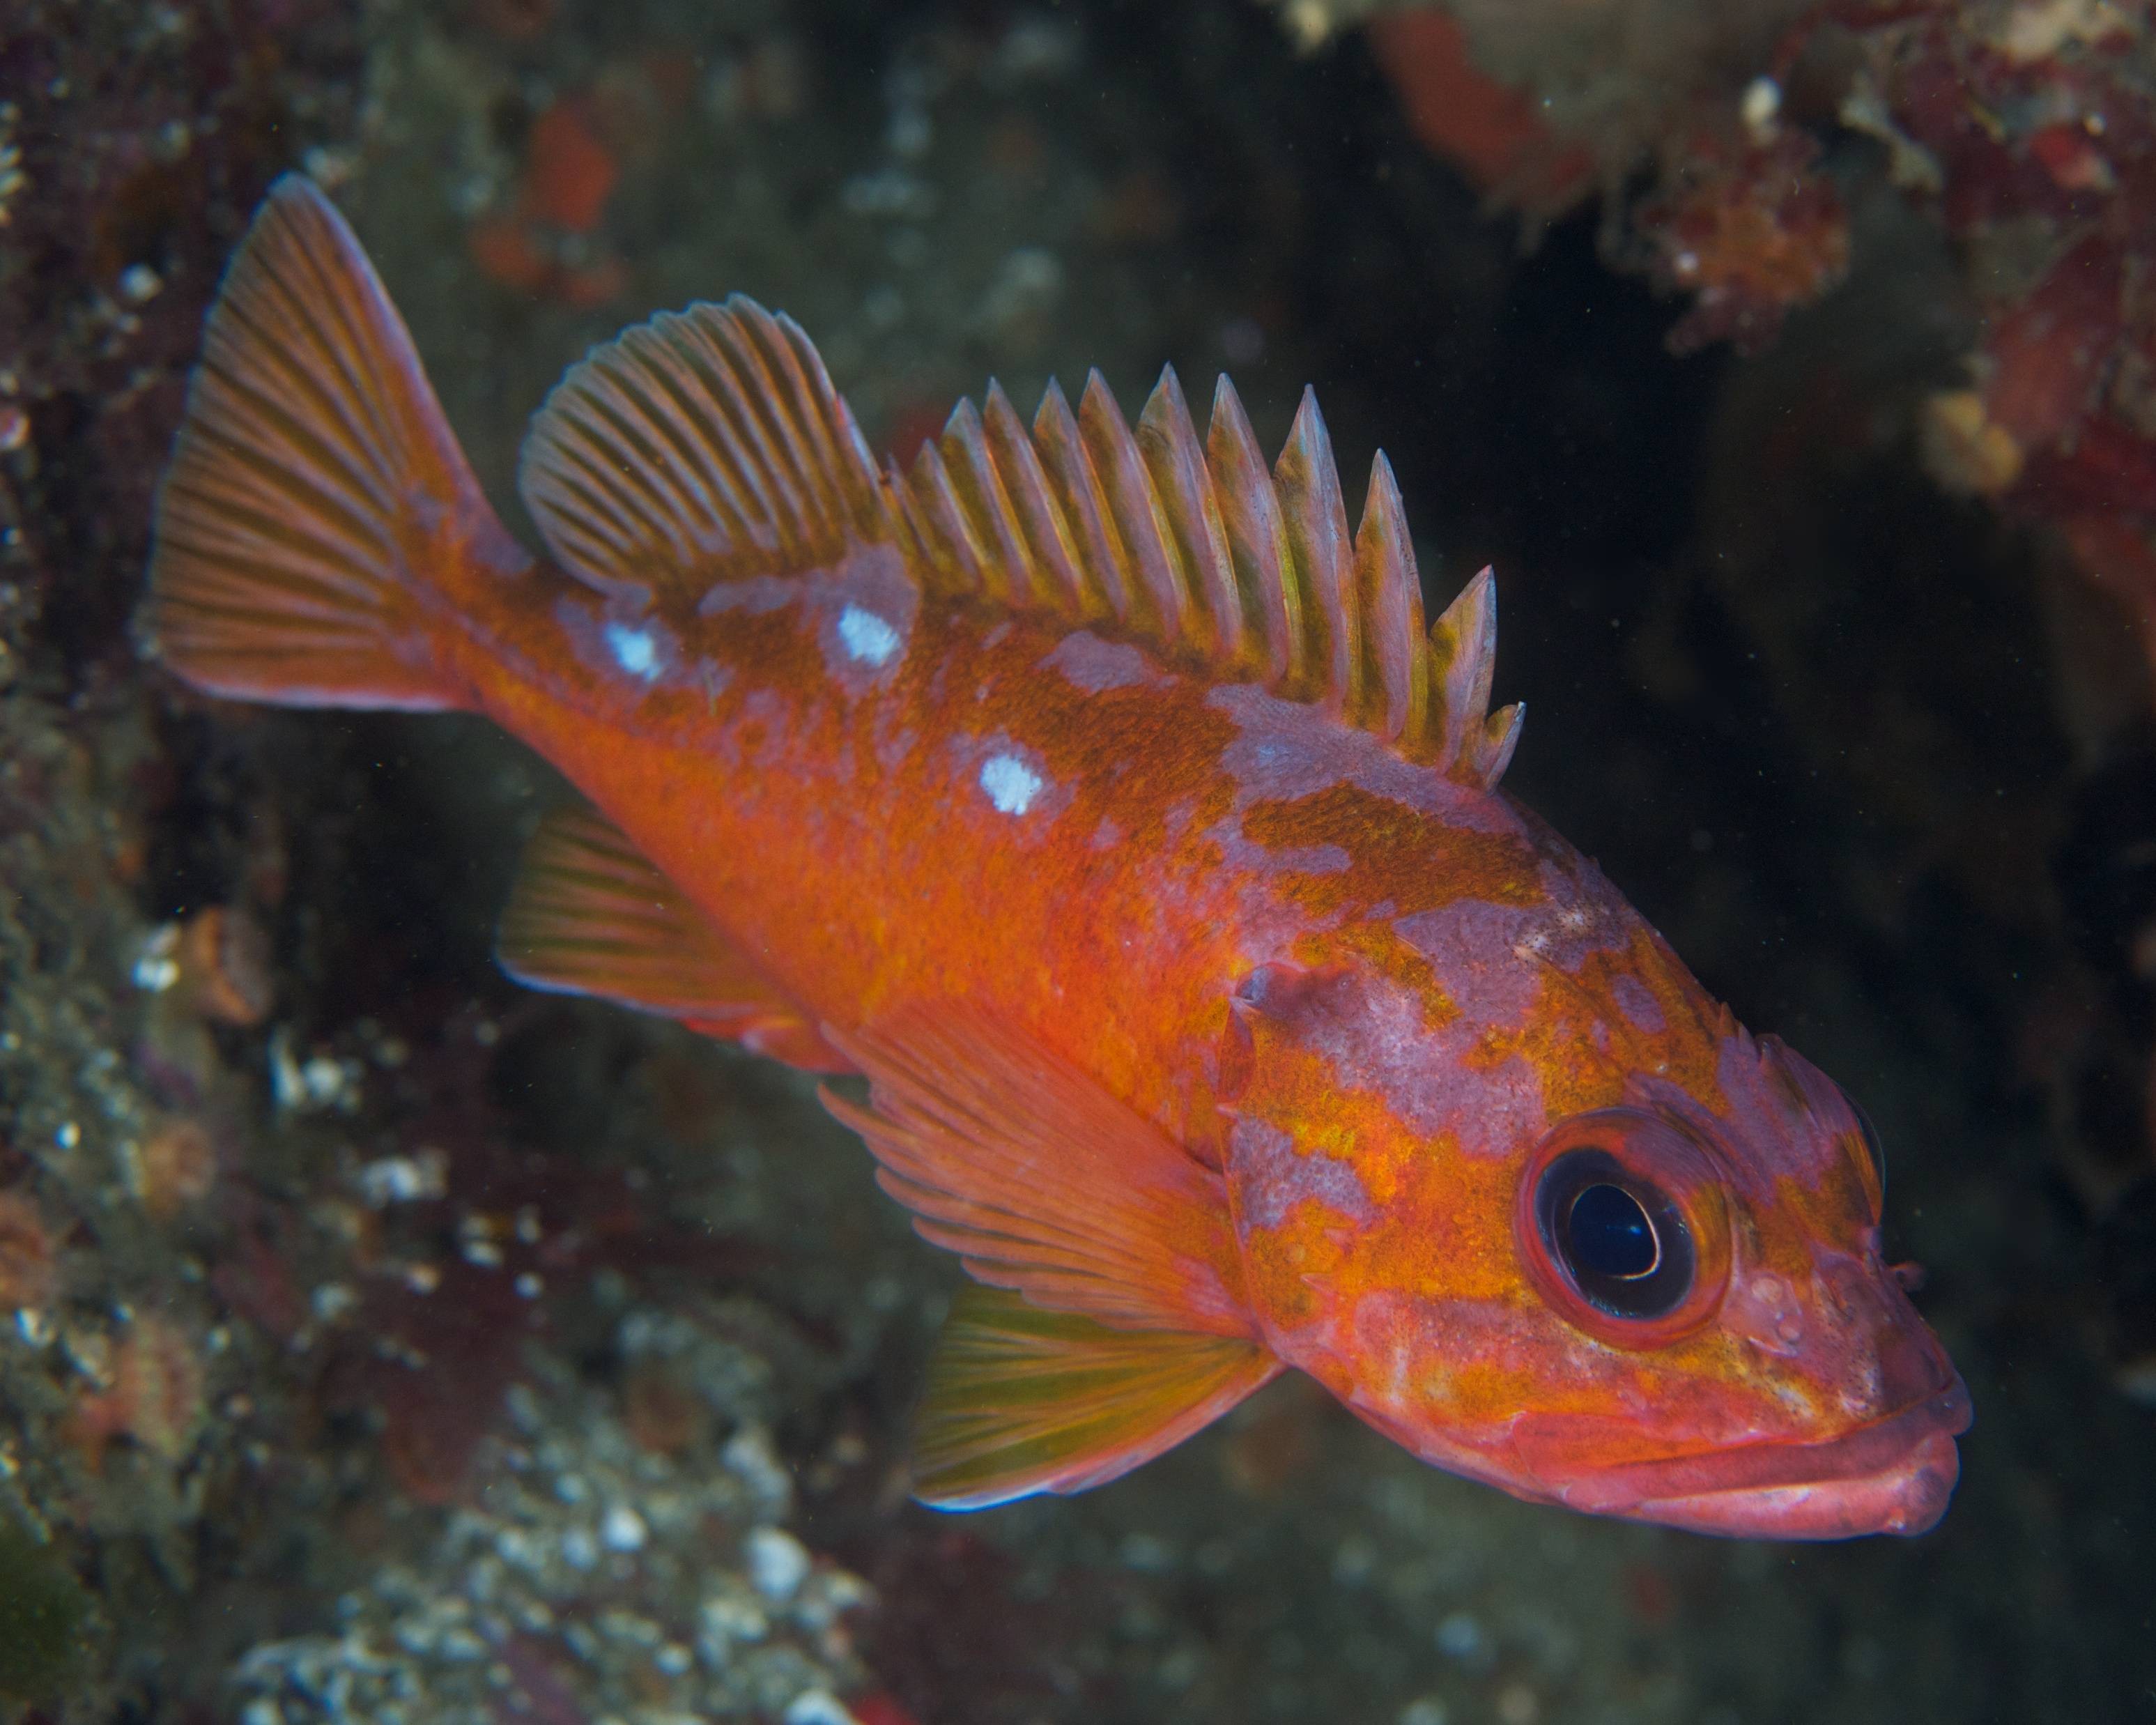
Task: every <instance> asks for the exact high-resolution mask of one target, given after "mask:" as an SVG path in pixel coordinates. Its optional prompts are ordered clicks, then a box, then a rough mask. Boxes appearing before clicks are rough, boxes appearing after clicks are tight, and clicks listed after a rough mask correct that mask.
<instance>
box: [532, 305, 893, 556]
mask: <svg viewBox="0 0 2156 1725" xmlns="http://www.w3.org/2000/svg"><path fill="white" fill-rule="evenodd" d="M517 484H518V486H519V487H520V489H521V490H522V492H523V495H524V500H525V502H526V506H528V507H529V508H530V509H531V514H532V516H533V518H534V519H535V520H536V521H537V522H538V524H539V530H540V531H541V532H542V534H543V535H544V536H546V540H547V545H548V547H550V548H551V549H552V551H553V552H554V554H555V556H556V557H558V558H560V559H561V561H562V563H563V564H565V565H566V566H567V567H568V568H569V569H570V570H571V571H572V572H574V573H575V574H577V576H578V577H580V578H582V579H583V580H584V581H585V582H587V583H589V584H590V585H592V586H593V587H596V588H599V589H600V590H602V591H608V592H620V591H625V590H639V589H642V590H649V589H653V588H664V589H667V590H670V591H674V592H676V593H681V594H684V595H685V596H686V597H688V598H690V599H699V598H701V597H702V596H703V593H704V592H705V591H706V588H708V587H709V585H710V583H712V582H714V581H724V580H731V579H738V578H742V577H744V576H748V575H757V574H784V573H789V572H798V571H799V570H801V569H803V568H808V567H819V566H821V565H824V564H827V563H830V562H835V561H837V560H838V559H839V557H842V556H843V555H844V552H845V549H846V547H847V546H848V545H849V544H850V543H854V542H883V541H886V540H889V539H891V538H892V537H894V536H895V535H896V531H897V523H896V519H895V513H894V508H893V500H892V498H891V495H890V494H889V492H888V491H887V490H886V489H885V485H884V482H883V480H882V479H881V477H880V475H878V474H877V472H876V470H875V464H874V462H873V461H872V460H871V459H870V456H869V452H868V445H867V444H865V442H864V441H863V440H862V438H861V434H860V429H859V428H858V427H856V426H855V423H854V418H853V414H852V413H851V411H850V409H849V408H847V406H846V404H845V401H844V398H842V397H841V396H840V395H839V393H838V391H837V390H836V389H835V388H834V387H833V386H832V383H831V379H830V376H829V373H828V372H825V370H824V364H823V362H822V360H820V359H819V357H817V354H816V350H815V348H814V347H813V346H811V345H810V343H809V341H808V337H807V336H804V335H803V334H802V333H801V331H799V330H798V328H796V327H795V326H794V325H793V322H792V321H791V320H790V319H788V318H785V317H783V316H773V314H772V313H770V312H768V311H765V310H764V309H763V308H762V306H761V305H757V303H756V302H755V301H754V300H750V299H747V298H746V297H744V296H742V295H735V296H734V297H733V298H731V299H730V300H727V301H726V303H725V304H724V305H710V304H698V305H692V306H690V308H689V309H688V310H687V311H680V312H673V311H668V312H661V313H660V315H659V316H656V317H654V318H652V319H650V320H649V321H646V322H644V323H641V324H639V325H637V326H635V327H634V328H633V329H630V330H628V331H624V333H623V334H621V335H620V336H617V337H616V338H615V339H614V340H613V341H609V342H606V343H604V344H603V345H602V346H600V347H595V348H593V350H592V352H591V353H590V354H589V355H588V356H587V357H585V358H584V359H583V361H581V362H579V363H577V365H574V366H572V367H570V368H569V371H568V372H567V374H566V375H565V376H564V377H562V381H561V382H559V383H558V384H557V385H556V386H555V388H554V390H553V393H552V394H551V395H549V396H548V397H547V403H546V405H545V406H543V407H542V408H541V409H540V410H539V412H538V413H536V415H535V416H534V417H533V418H532V422H531V431H530V433H529V434H527V435H526V439H525V443H524V451H523V454H522V456H521V459H520V461H519V465H518V472H517Z"/></svg>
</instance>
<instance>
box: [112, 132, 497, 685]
mask: <svg viewBox="0 0 2156 1725" xmlns="http://www.w3.org/2000/svg"><path fill="white" fill-rule="evenodd" d="M474 543H480V544H482V545H483V546H484V548H485V551H486V552H488V553H489V554H490V555H493V556H496V557H500V556H502V555H504V554H505V553H506V555H507V556H509V557H511V558H512V559H514V558H516V557H521V553H517V552H514V551H513V549H511V547H510V542H509V540H508V538H507V536H506V533H505V532H504V531H503V530H502V528H501V527H500V524H499V523H498V522H496V521H495V519H494V516H492V514H491V513H490V511H488V509H487V506H486V504H485V501H484V500H483V499H482V498H481V496H480V492H479V487H478V485H477V483H476V481H475V480H474V479H473V477H472V475H471V470H470V468H469V467H468V466H467V465H465V459H464V456H463V454H461V452H460V451H459V449H458V448H457V446H456V441H455V439H454V436H453V435H452V434H451V433H450V431H449V425H448V423H447V421H446V420H445V419H444V418H443V415H442V410H441V407H440V404H439V403H438V402H437V401H436V400H435V398H434V391H433V389H432V388H430V387H429V384H428V382H427V379H426V375H425V373H424V372H422V371H421V369H420V367H419V361H418V356H417V355H416V354H415V353H414V352H413V347H412V340H411V337H410V336H409V335H408V333H407V332H406V331H405V328H404V325H403V320H402V319H400V318H399V317H398V315H397V311H396V308H395V307H394V306H393V305H391V304H390V303H389V299H388V295H387V294H385V293H384V292H383V291H382V284H381V282H380V281H379V280H377V278H376V276H375V274H374V271H373V269H372V266H371V265H370V264H368V263H367V257H366V254H364V253H363V252H362V250H361V249H360V247H359V242H358V241H357V239H354V238H353V237H352V230H351V229H350V228H348V227H346V225H345V222H344V218H342V217H341V216H340V215H339V214H338V213H336V210H335V209H334V208H331V205H330V203H329V201H328V200H327V199H326V198H324V197H323V196H322V195H321V193H319V192H317V191H316V189H315V188H314V187H313V186H312V185H311V184H310V183H309V182H307V181H305V180H304V179H302V178H300V177H297V176H295V175H287V176H286V177H285V178H283V179H282V180H280V181H279V182H277V185H276V186H275V188H274V189H273V190H272V191H271V193H270V194H269V198H268V200H267V201H266V202H265V203H264V204H263V206H262V209H261V213H259V215H257V216H256V217H255V218H254V226H253V227H252V228H250V229H249V232H248V235H247V238H246V239H245V241H244V243H243V244H241V246H240V248H239V252H238V254H236V255H235V256H234V259H233V261H232V264H231V267H230V268H229V270H228V271H227V272H226V275H225V280H224V285H223V289H222V290H221V291H220V292H219V294H218V300H217V305H216V307H215V309H214V310H213V311H212V312H211V314H210V318H209V323H208V328H207V330H206V331H205V333H204V336H203V357H202V363H201V365H200V367H198V370H197V371H196V372H195V376H194V379H193V382H192V384H191V385H190V386H189V388H188V392H187V413H186V416H185V418H183V419H182V423H181V426H180V432H179V437H178V441H177V444H176V446H175V449H174V453H173V456H172V465H171V467H170V469H169V470H167V474H166V476H165V480H164V484H163V486H162V490H160V492H159V494H158V500H157V537H156V543H155V548H154V550H153V551H152V553H151V563H150V596H149V602H148V605H147V608H146V614H145V618H144V624H145V633H146V638H147V640H148V643H149V644H150V646H151V649H152V650H153V651H155V652H156V654H157V655H158V656H159V657H161V658H162V660H164V661H165V662H166V663H167V665H170V666H172V669H173V670H175V671H177V673H178V674H179V675H181V676H182V677H184V678H186V679H187V681H189V682H190V683H193V684H194V685H196V686H197V687H198V688H201V689H204V690H208V691H211V692H212V693H214V694H218V695H229V696H243V697H244V698H247V699H249V700H254V701H278V702H282V703H284V704H285V705H288V706H380V707H408V708H417V709H426V708H441V707H450V706H458V705H459V704H460V693H459V690H458V688H457V686H456V685H455V684H454V681H453V680H449V678H447V677H446V676H445V675H444V674H443V672H442V671H441V670H439V669H438V667H437V665H436V662H435V655H434V649H433V646H432V643H431V641H430V639H429V633H428V630H427V629H426V628H425V626H424V624H423V619H422V617H421V614H420V609H419V605H418V597H417V589H418V587H419V585H420V584H421V583H425V582H427V581H429V579H431V578H433V577H434V575H435V573H436V572H437V569H438V566H439V560H440V559H442V558H444V557H454V556H455V555H457V554H458V553H459V549H460V548H461V547H465V546H469V545H471V544H474Z"/></svg>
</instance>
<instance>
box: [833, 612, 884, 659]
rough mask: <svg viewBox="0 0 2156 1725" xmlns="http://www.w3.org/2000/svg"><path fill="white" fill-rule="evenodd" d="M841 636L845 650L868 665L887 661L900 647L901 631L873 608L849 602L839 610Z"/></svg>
mask: <svg viewBox="0 0 2156 1725" xmlns="http://www.w3.org/2000/svg"><path fill="white" fill-rule="evenodd" d="M839 639H840V640H841V641H843V642H844V644H845V648H846V651H847V652H849V653H850V654H852V655H853V656H854V657H855V658H856V659H858V660H862V661H863V662H864V663H865V664H868V665H887V664H889V663H890V661H891V655H893V654H894V653H896V652H897V651H898V649H899V639H898V631H897V630H896V629H893V628H892V627H891V625H890V624H888V623H886V622H885V621H884V619H882V618H880V617H879V616H877V615H876V614H875V612H873V611H868V610H864V609H863V608H861V607H860V606H859V605H849V606H847V607H846V608H845V609H844V610H843V611H841V612H840V613H839Z"/></svg>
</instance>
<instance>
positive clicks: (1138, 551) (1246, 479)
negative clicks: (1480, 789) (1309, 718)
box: [891, 369, 1521, 787]
mask: <svg viewBox="0 0 2156 1725" xmlns="http://www.w3.org/2000/svg"><path fill="white" fill-rule="evenodd" d="M891 492H892V495H894V496H895V497H896V500H897V502H898V505H899V506H900V508H901V510H902V512H903V515H904V518H905V522H906V528H907V531H908V535H909V537H910V539H911V544H912V548H913V550H914V552H915V553H916V557H918V559H919V561H920V563H921V568H922V571H923V578H924V581H925V582H926V583H927V585H929V586H930V587H931V588H934V589H936V590H939V591H942V592H945V593H952V594H976V593H978V594H981V595H983V596H985V597H987V598H991V599H993V600H996V601H998V602H1001V603H1008V604H1013V605H1018V606H1023V607H1026V608H1035V609H1041V610H1046V611H1049V612H1051V613H1053V614H1056V615H1058V616H1060V618H1061V619H1064V620H1065V621H1066V622H1068V623H1069V624H1070V625H1071V626H1072V627H1074V628H1075V627H1081V626H1084V625H1088V624H1096V623H1100V622H1102V621H1106V623H1107V624H1108V625H1109V626H1110V627H1111V629H1114V630H1115V631H1116V632H1117V633H1119V634H1122V635H1124V636H1126V637H1127V638H1129V639H1135V640H1137V641H1139V642H1140V643H1142V644H1144V645H1147V646H1148V647H1150V648H1152V649H1153V650H1154V651H1156V652H1158V653H1159V654H1160V655H1162V656H1163V657H1164V658H1167V659H1168V660H1173V661H1177V662H1179V663H1182V664H1183V665H1187V666H1189V667H1191V668H1192V669H1194V670H1199V671H1200V672H1202V673H1204V674H1207V675H1213V676H1215V677H1219V678H1221V679H1223V680H1232V681H1247V682H1257V683H1261V684H1263V685H1265V687H1267V688H1269V689H1270V690H1272V691H1275V692H1276V693H1277V694H1280V695H1282V696H1287V697H1289V698H1291V699H1294V700H1301V701H1316V702H1319V703H1321V704H1322V705H1323V706H1326V707H1327V708H1328V709H1330V710H1331V711H1333V712H1336V713H1337V714H1338V715H1340V716H1342V718H1344V719H1346V720H1347V721H1348V722H1350V723H1352V724H1354V725H1357V726H1360V727H1362V728H1363V729H1364V730H1367V731H1370V732H1374V733H1376V734H1377V735H1378V736H1379V737H1383V738H1385V739H1386V740H1387V741H1388V742H1391V743H1392V744H1394V747H1397V748H1398V749H1399V751H1400V752H1401V753H1402V754H1404V755H1405V756H1407V757H1409V759H1411V760H1415V761H1423V762H1429V763H1430V765H1432V766H1435V767H1436V768H1439V769H1440V771H1443V772H1445V773H1448V774H1450V776H1451V777H1453V778H1457V779H1460V780H1461V781H1462V782H1464V783H1473V784H1478V785H1482V786H1485V787H1488V786H1494V785H1495V784H1496V782H1497V778H1498V776H1499V775H1500V774H1501V773H1503V771H1504V769H1505V765H1506V762H1507V761H1509V760H1510V759H1511V757H1512V745H1513V742H1514V741H1515V740H1516V738H1517V734H1518V727H1519V719H1520V711H1521V710H1520V708H1519V707H1518V706H1508V707H1506V708H1503V709H1501V711H1498V712H1496V713H1494V714H1493V713H1491V711H1489V696H1490V679H1491V668H1492V666H1493V664H1494V660H1495V655H1496V629H1495V619H1496V600H1495V598H1494V596H1493V588H1492V585H1491V578H1490V573H1489V572H1488V571H1487V570H1485V571H1484V572H1482V573H1481V575H1479V576H1477V577H1476V579H1475V580H1474V581H1473V582H1472V583H1470V584H1469V586H1468V587H1467V588H1466V591H1464V592H1463V593H1461V594H1460V596H1459V598H1456V599H1455V600H1454V602H1453V603H1452V605H1451V607H1450V608H1449V609H1448V610H1447V611H1446V612H1445V615H1444V616H1442V617H1440V619H1438V621H1437V624H1436V625H1435V627H1434V628H1433V629H1430V631H1429V633H1428V634H1424V629H1423V611H1422V588H1421V583H1420V580H1419V577H1418V575H1417V573H1416V570H1415V561H1414V546H1413V544H1412V543H1411V542H1410V541H1409V536H1408V530H1407V520H1406V514H1405V511H1404V509H1403V508H1402V506H1401V503H1400V495H1399V486H1398V485H1396V484H1395V483H1394V480H1393V472H1392V468H1391V466H1390V465H1389V464H1388V463H1387V461H1386V460H1385V458H1384V457H1383V455H1379V456H1378V458H1377V459H1376V461H1375V463H1374V464H1373V468H1372V470H1371V475H1370V489H1369V495H1368V499H1367V501H1365V503H1364V505H1363V520H1362V525H1361V526H1360V527H1359V529H1358V530H1357V531H1356V532H1355V534H1354V536H1353V538H1352V539H1351V538H1350V537H1349V535H1348V531H1347V511H1346V508H1345V506H1344V504H1343V501H1342V496H1341V491H1340V478H1339V471H1338V468H1337V465H1336V464H1335V463H1334V460H1333V458H1332V443H1331V440H1330V439H1329V438H1328V437H1327V434H1326V430H1325V422H1324V420H1323V418H1322V417H1321V416H1320V415H1319V413H1318V411H1317V398H1316V397H1315V396H1314V395H1312V393H1310V392H1309V391H1307V390H1306V391H1304V392H1303V398H1302V405H1301V409H1300V410H1299V411H1298V412H1297V413H1296V419H1295V425H1294V428H1293V429H1292V430H1291V432H1290V433H1289V434H1288V440H1287V444H1286V448H1285V449H1282V451H1281V457H1280V459H1279V461H1278V462H1277V463H1276V465H1275V466H1274V469H1273V470H1272V471H1271V473H1270V474H1268V473H1267V472H1266V470H1265V466H1264V464H1263V462H1262V461H1261V459H1260V457H1259V455H1258V453H1257V448H1256V442H1255V439H1254V438H1253V437H1252V435H1251V433H1250V421H1249V418H1248V417H1247V416H1246V415H1245V413H1244V412H1243V408H1242V403H1240V401H1239V400H1238V399H1237V398H1236V395H1235V388H1234V387H1233V386H1232V385H1231V384H1230V383H1229V382H1228V380H1227V379H1226V378H1225V377H1223V378H1221V379H1220V381H1219V386H1218V388H1216V389H1215V390H1214V398H1213V418H1212V424H1211V427H1210V429H1209V431H1208V432H1207V434H1206V436H1205V439H1204V442H1203V443H1202V444H1201V443H1200V441H1199V436H1198V433H1197V429H1196V427H1195V426H1194V425H1193V423H1192V420H1191V417H1190V411H1189V408H1188V406H1187V405H1186V403H1185V402H1184V400H1183V390H1182V386H1181V385H1180V384H1178V382H1177V381H1176V377H1175V373H1174V372H1173V369H1168V370H1165V371H1163V372H1162V373H1161V379H1160V383H1159V385H1158V388H1155V389H1154V391H1153V393H1152V398H1150V399H1149V400H1148V401H1147V403H1146V405H1145V408H1144V410H1143V411H1142V413H1140V414H1139V415H1138V419H1137V427H1136V429H1135V430H1133V429H1132V427H1131V426H1130V425H1128V424H1126V423H1125V421H1124V418H1123V416H1122V411H1121V409H1119V408H1117V407H1116V402H1115V398H1114V396H1113V395H1111V393H1109V389H1108V386H1107V384H1106V382H1104V381H1102V379H1101V375H1100V373H1099V372H1095V373H1093V374H1092V376H1091V377H1090V378H1089V379H1088V380H1087V382H1086V393H1085V395H1084V397H1083V398H1082V399H1081V402H1080V404H1079V411H1078V413H1076V415H1075V416H1074V415H1073V414H1072V413H1071V411H1070V405H1069V403H1067V402H1066V401H1065V399H1064V397H1063V395H1062V393H1061V392H1060V390H1058V389H1056V388H1055V386H1054V385H1052V384H1051V385H1050V388H1049V391H1048V393H1047V394H1046V395H1045V397H1044V398H1042V401H1041V404H1040V410H1039V413H1036V414H1035V415H1034V423H1033V430H1032V434H1031V435H1030V436H1028V435H1026V434H1024V431H1023V430H1022V429H1019V428H1018V423H1017V416H1016V414H1015V413H1013V412H1012V411H1011V409H1010V406H1009V402H1008V401H1007V400H1005V399H1004V395H1003V393H1002V392H1001V391H1000V390H998V389H996V388H993V387H991V388H990V390H989V393H988V408H987V411H986V412H985V413H977V412H976V411H975V410H974V408H973V405H972V403H967V402H962V403H959V405H958V408H957V411H956V412H954V413H952V416H951V418H950V422H949V424H947V425H946V426H945V427H944V429H943V433H942V437H941V438H940V439H937V440H936V441H935V442H933V443H932V444H927V445H926V446H925V447H924V448H923V449H921V454H919V456H918V457H916V459H915V461H914V464H913V467H912V469H911V471H910V472H907V473H904V474H901V473H900V472H899V471H898V470H896V468H894V469H893V470H892V472H891Z"/></svg>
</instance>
